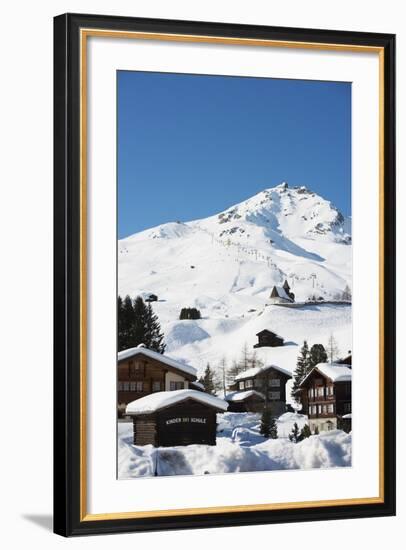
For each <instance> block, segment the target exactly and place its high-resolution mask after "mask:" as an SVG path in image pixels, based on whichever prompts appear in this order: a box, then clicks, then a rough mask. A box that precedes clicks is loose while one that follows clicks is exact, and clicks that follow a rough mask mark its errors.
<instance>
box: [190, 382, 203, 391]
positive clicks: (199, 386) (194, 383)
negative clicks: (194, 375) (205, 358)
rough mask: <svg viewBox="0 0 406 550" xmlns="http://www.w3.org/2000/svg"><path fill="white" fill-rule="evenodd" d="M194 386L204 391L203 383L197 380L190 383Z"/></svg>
mask: <svg viewBox="0 0 406 550" xmlns="http://www.w3.org/2000/svg"><path fill="white" fill-rule="evenodd" d="M190 383H191V384H192V386H195V387H196V388H200V389H201V390H204V386H203V384H202V383H201V382H198V381H197V380H195V381H193V382H190Z"/></svg>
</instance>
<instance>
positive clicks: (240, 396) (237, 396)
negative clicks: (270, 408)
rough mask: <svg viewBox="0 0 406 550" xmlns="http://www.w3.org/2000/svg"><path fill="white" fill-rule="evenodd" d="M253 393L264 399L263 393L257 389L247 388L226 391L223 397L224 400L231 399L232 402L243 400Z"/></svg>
mask: <svg viewBox="0 0 406 550" xmlns="http://www.w3.org/2000/svg"><path fill="white" fill-rule="evenodd" d="M253 395H256V396H258V397H260V398H261V399H265V396H264V394H262V393H260V392H259V391H255V390H247V391H233V392H231V393H228V394H227V395H226V397H225V400H226V401H233V402H238V401H244V400H245V399H248V398H249V397H252V396H253Z"/></svg>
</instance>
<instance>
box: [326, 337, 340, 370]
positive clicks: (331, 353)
mask: <svg viewBox="0 0 406 550" xmlns="http://www.w3.org/2000/svg"><path fill="white" fill-rule="evenodd" d="M339 353H340V351H339V349H338V345H337V341H336V339H335V338H334V335H333V333H331V334H330V338H329V339H328V343H327V355H328V358H329V361H330V363H334V360H335V359H337V358H338V355H339Z"/></svg>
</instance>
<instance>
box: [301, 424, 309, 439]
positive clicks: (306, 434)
mask: <svg viewBox="0 0 406 550" xmlns="http://www.w3.org/2000/svg"><path fill="white" fill-rule="evenodd" d="M311 435H312V432H311V431H310V428H309V424H305V425H304V426H303V428H302V429H301V432H300V440H301V441H302V440H303V439H307V438H308V437H310V436H311Z"/></svg>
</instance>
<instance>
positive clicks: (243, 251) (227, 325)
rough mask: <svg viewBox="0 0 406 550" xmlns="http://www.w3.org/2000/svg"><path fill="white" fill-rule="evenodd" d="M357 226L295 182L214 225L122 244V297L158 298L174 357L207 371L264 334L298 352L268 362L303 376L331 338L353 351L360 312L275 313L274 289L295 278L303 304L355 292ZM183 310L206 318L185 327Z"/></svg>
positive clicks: (152, 232)
mask: <svg viewBox="0 0 406 550" xmlns="http://www.w3.org/2000/svg"><path fill="white" fill-rule="evenodd" d="M351 254H352V246H351V227H350V220H349V219H345V218H344V216H343V215H342V214H341V213H340V212H339V211H338V210H337V209H336V208H335V207H334V206H333V205H332V204H331V203H330V202H329V201H327V200H325V199H323V198H322V197H320V196H318V195H317V194H315V193H313V192H312V191H309V190H307V189H306V188H304V187H298V188H289V187H288V185H287V184H286V183H283V184H281V185H278V186H276V187H274V188H270V189H266V190H264V191H262V192H261V193H259V194H257V195H255V196H254V197H251V198H249V199H247V200H246V201H244V202H242V203H240V204H237V205H235V206H232V207H230V208H228V209H227V210H226V211H224V212H221V213H219V214H215V215H213V216H211V217H209V218H205V219H201V220H196V221H190V222H186V223H183V222H172V223H167V224H163V225H160V226H158V227H154V228H152V229H148V230H145V231H142V232H140V233H137V234H135V235H132V236H130V237H127V238H125V239H122V240H120V241H119V244H118V291H119V294H120V295H121V296H124V295H126V294H129V295H130V296H131V297H135V296H136V295H138V294H141V295H144V296H145V295H146V294H147V293H150V292H151V293H154V294H156V295H157V296H158V302H155V303H154V304H153V308H154V311H155V312H156V313H157V314H158V316H159V320H160V322H161V325H162V329H163V332H164V333H165V341H166V343H167V349H166V353H167V354H169V355H170V356H172V357H174V358H176V359H178V360H181V361H185V362H189V363H191V364H192V365H193V366H195V367H196V368H197V369H198V370H199V371H200V372H201V371H202V370H203V368H204V366H205V364H206V363H207V361H210V362H211V364H212V365H213V366H215V364H216V362H217V363H218V362H219V361H220V359H221V358H222V357H223V356H225V357H226V358H227V359H228V360H232V359H235V358H237V357H238V355H239V353H240V351H241V348H242V347H243V345H244V344H245V343H246V344H247V345H248V346H249V347H250V348H251V349H252V346H253V344H254V343H256V336H255V334H256V333H257V332H259V331H260V330H262V329H264V328H268V329H270V330H273V331H275V332H277V333H278V334H280V335H282V336H283V337H284V338H285V341H286V342H288V345H286V346H284V347H283V348H262V349H260V350H258V356H261V355H262V356H263V359H264V360H268V359H269V360H272V362H274V363H277V362H280V365H281V366H283V367H284V368H287V369H289V370H290V371H291V370H292V369H293V368H294V366H295V362H296V356H297V353H298V347H297V345H301V344H302V342H303V339H308V340H309V343H310V344H312V343H316V342H317V343H323V344H326V343H327V340H328V337H329V335H330V334H331V333H334V336H335V338H336V340H337V342H338V345H339V348H340V350H341V351H342V352H343V353H346V352H347V350H349V349H351V348H352V346H351V307H350V306H345V305H334V304H324V305H317V306H310V305H309V306H306V307H304V308H300V309H288V308H284V307H280V306H275V305H269V294H270V292H271V289H272V287H273V285H281V284H283V282H284V280H285V279H287V280H288V282H289V284H290V286H291V291H292V292H294V293H295V297H296V301H304V300H307V299H308V298H309V296H312V295H316V296H317V297H319V296H322V297H323V298H324V299H325V300H331V299H334V297H336V295H337V294H338V293H341V292H342V291H343V289H344V288H345V286H346V285H349V287H351V270H352V266H351ZM182 307H196V308H198V309H199V310H200V311H201V314H202V319H200V320H195V321H191V320H187V321H179V313H180V310H181V308H182Z"/></svg>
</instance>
